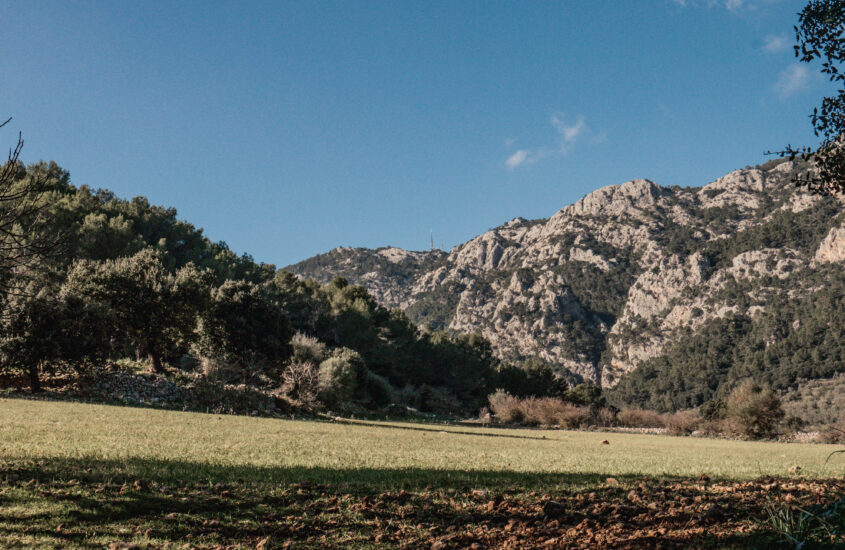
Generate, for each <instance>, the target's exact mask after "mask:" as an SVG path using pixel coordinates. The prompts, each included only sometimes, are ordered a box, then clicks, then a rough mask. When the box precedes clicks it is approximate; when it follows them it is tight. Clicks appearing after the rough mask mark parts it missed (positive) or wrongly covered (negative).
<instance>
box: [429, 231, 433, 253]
mask: <svg viewBox="0 0 845 550" xmlns="http://www.w3.org/2000/svg"><path fill="white" fill-rule="evenodd" d="M429 233H430V235H431V250H434V229H430V230H429Z"/></svg>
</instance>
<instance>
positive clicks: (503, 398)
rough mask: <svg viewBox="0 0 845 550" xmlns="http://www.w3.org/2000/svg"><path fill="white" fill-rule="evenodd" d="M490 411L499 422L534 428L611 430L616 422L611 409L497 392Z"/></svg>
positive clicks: (492, 399)
mask: <svg viewBox="0 0 845 550" xmlns="http://www.w3.org/2000/svg"><path fill="white" fill-rule="evenodd" d="M488 402H489V403H490V411H491V412H492V413H493V416H494V417H495V418H496V420H498V421H499V422H503V423H506V424H527V425H531V426H562V427H564V428H570V429H574V428H583V427H586V426H609V425H611V424H613V422H614V416H615V413H614V411H613V410H611V409H607V408H600V407H590V406H585V405H576V404H574V403H570V402H566V401H563V400H561V399H558V398H555V397H526V398H519V397H515V396H513V395H510V394H508V393H507V392H505V391H503V390H497V391H496V392H495V393H493V394H491V395H490V396H489V398H488Z"/></svg>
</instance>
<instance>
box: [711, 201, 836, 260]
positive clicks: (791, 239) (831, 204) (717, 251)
mask: <svg viewBox="0 0 845 550" xmlns="http://www.w3.org/2000/svg"><path fill="white" fill-rule="evenodd" d="M839 211H840V207H839V205H838V204H837V203H836V201H835V200H834V199H832V198H830V197H826V198H824V199H822V200H820V201H819V202H818V203H817V204H816V205H814V206H813V207H811V208H809V209H808V210H804V211H801V212H793V211H792V210H777V211H775V212H774V213H772V214H771V216H770V218H769V219H768V220H767V221H766V222H765V223H762V224H759V225H755V226H753V227H751V228H749V229H746V230H744V231H741V232H739V233H737V234H735V235H733V236H731V237H729V238H727V239H716V240H711V241H708V242H707V244H705V245H703V246H702V247H701V252H702V253H703V255H704V257H705V258H706V259H707V260H708V262H709V264H710V267H711V270H715V269H718V268H722V267H725V266H727V265H729V264H730V262H731V260H733V258H735V257H736V256H738V255H739V254H742V253H743V252H748V251H750V250H759V249H762V248H792V249H794V250H798V251H799V252H804V253H806V254H812V252H813V251H815V250H816V249H817V248H818V246H819V243H820V242H821V240H822V239H823V238H824V237H825V235H827V233H828V231H829V230H830V228H831V227H832V226H834V225H835V224H836V222H837V220H838V218H836V216H837V214H838V213H839Z"/></svg>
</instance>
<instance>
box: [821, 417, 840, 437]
mask: <svg viewBox="0 0 845 550" xmlns="http://www.w3.org/2000/svg"><path fill="white" fill-rule="evenodd" d="M818 440H819V441H821V442H822V443H843V442H845V416H843V417H842V419H841V420H840V421H839V422H838V423H836V424H834V425H833V426H830V427H828V428H827V429H826V430H823V431H821V432H819V436H818Z"/></svg>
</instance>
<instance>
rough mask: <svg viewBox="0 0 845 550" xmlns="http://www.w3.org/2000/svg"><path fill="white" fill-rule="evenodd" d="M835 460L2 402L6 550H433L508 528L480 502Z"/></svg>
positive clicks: (563, 437) (808, 450)
mask: <svg viewBox="0 0 845 550" xmlns="http://www.w3.org/2000/svg"><path fill="white" fill-rule="evenodd" d="M605 439H607V440H608V441H609V443H610V444H609V445H602V444H601V441H602V440H605ZM836 448H837V447H835V446H827V445H799V444H781V443H767V442H742V441H729V440H713V439H698V438H683V437H667V436H655V435H635V434H619V433H601V432H571V431H556V430H527V429H492V428H480V427H479V428H476V427H465V426H439V425H432V424H413V423H401V422H354V421H353V422H349V423H333V422H317V421H300V420H280V419H268V418H250V417H240V416H219V415H209V414H198V413H183V412H173V411H162V410H153V409H143V408H128V407H113V406H104V405H89V404H78V403H66V402H45V401H29V400H18V399H0V547H3V548H7V547H45V548H52V547H68V548H74V547H78V548H102V547H103V545H104V544H106V543H108V542H110V541H115V540H131V541H133V542H135V543H136V544H139V545H140V546H141V547H147V546H149V547H151V548H169V547H173V548H177V547H182V546H181V545H182V544H188V546H189V547H196V548H214V547H215V546H217V545H218V544H220V545H231V547H237V548H239V547H253V548H254V547H255V545H256V544H257V543H258V542H260V540H263V539H264V538H266V537H267V536H270V537H271V541H270V542H268V543H267V544H266V545H265V548H270V547H272V544H271V543H273V541H275V543H278V545H281V544H282V543H283V542H288V543H289V544H292V545H293V547H297V546H298V547H302V548H312V547H321V546H322V547H336V546H344V547H360V548H370V547H402V546H403V545H408V544H410V543H411V542H412V543H413V544H419V545H422V546H426V545H430V542H427V541H429V539H430V537H431V536H432V534H431V532H430V531H429V529H430V528H431V526H432V525H434V526H435V527H436V526H437V525H441V524H442V525H461V526H462V527H461V528H462V529H463V528H464V527H465V528H467V529H469V528H474V529H476V530H477V529H481V528H482V526H484V525H486V526H487V527H490V528H491V529H492V528H494V527H496V525H498V524H497V523H496V521H498V520H497V519H496V518H497V517H498V516H497V515H496V514H495V513H491V514H488V515H489V516H490V517H489V518H488V519H487V520H485V519H483V518H484V517H486V516H485V514H484V512H483V510H482V509H481V508H479V509H478V510H476V508H477V507H479V506H482V507H483V505H485V504H486V501H487V500H488V497H487V496H485V497H484V498H483V499H482V500H483V502H475V500H478V495H479V494H483V495H504V496H505V497H507V498H511V499H514V500H513V503H512V504H513V506H514V507H515V508H516V509H519V510H522V512H520V513H521V514H523V515H525V514H527V515H528V516H531V514H536V513H538V512H537V511H536V507H537V502H539V499H542V498H546V497H542V496H541V495H558V496H555V498H558V499H564V498H570V497H571V498H573V499H575V498H576V493H577V492H578V491H582V492H584V491H586V492H589V491H593V492H595V491H603V492H602V493H601V495H605V496H606V498H607V499H609V500H611V501H613V500H614V499H616V500H617V501H624V499H625V495H626V494H627V491H628V490H629V489H631V488H632V487H633V488H636V487H637V485H636V484H637V483H642V479H643V478H644V476H645V477H648V478H649V479H651V480H653V481H650V482H649V483H653V484H654V489H655V490H662V489H661V488H660V487H662V486H663V485H662V484H665V483H678V482H681V481H683V480H684V479H697V478H698V476H700V475H701V474H707V475H708V476H709V477H710V478H712V479H713V480H714V481H716V480H722V481H723V482H725V483H731V481H729V480H749V479H757V478H760V477H762V476H775V477H778V478H786V477H788V476H789V474H788V471H789V468H790V467H793V466H796V465H797V466H800V467H801V468H802V472H801V474H802V476H806V477H809V478H824V477H833V476H841V474H842V472H843V470H845V465H843V462H845V459H842V458H839V457H841V456H842V455H839V457H837V458H834V459H833V460H831V463H830V464H828V465H827V467H826V468H825V467H824V462H825V459H826V457H827V456H828V455H829V454H830V452H831V451H833V450H835V449H836ZM611 476H612V477H614V478H616V479H617V480H618V482H619V484H618V486H615V484H614V486H610V487H608V484H607V483H606V481H605V480H606V478H607V477H611ZM136 480H142V483H141V484H140V485H139V486H138V487H134V482H135V481H136ZM688 489H689V490H690V491H693V492H695V491H696V490H698V489H695V488H688ZM400 490H405V491H407V492H408V493H407V494H405V496H404V497H402V498H401V499H398V500H396V499H393V497H392V496H390V495H394V496H395V495H396V494H397V493H398V492H399V491H400ZM480 490H486V492H484V493H480ZM643 490H645V489H643ZM649 490H650V489H649ZM472 491H476V492H475V493H473V492H472ZM403 494H404V493H403ZM379 495H381V496H379ZM384 495H388V496H387V497H384ZM565 495H568V496H565ZM371 496H372V497H373V498H381V500H380V501H379V502H380V503H381V504H379V505H378V506H379V507H377V511H375V512H368V511H367V510H368V509H367V505H368V504H367V502H368V501H367V500H366V499H367V498H370V497H371ZM362 498H364V499H365V500H363V501H362V500H361V499H362ZM579 498H580V497H579ZM600 498H603V497H600ZM691 498H692V497H691ZM362 502H363V504H362ZM573 502H575V501H574V500H573ZM407 509H412V510H413V514H415V515H412V516H408V517H406V513H410V512H409V511H408V510H407ZM326 510H330V511H332V512H331V513H328V512H326ZM525 510H529V512H526V511H525ZM531 510H533V511H531ZM760 510H762V508H760ZM488 511H489V510H488ZM631 513H633V512H631ZM755 513H756V512H755ZM760 513H762V512H760ZM327 514H328V515H327ZM332 514H334V515H332ZM382 517H389V518H390V519H389V521H388V520H384V521H381V520H380V519H379V518H382ZM520 517H521V516H520ZM531 517H534V516H531ZM541 517H542V514H541ZM268 518H270V519H268ZM273 518H275V519H273ZM506 520H507V519H506V518H502V524H501V525H499V528H501V529H503V526H504V522H505V521H506ZM532 521H533V520H532ZM538 521H539V520H538ZM685 521H686V520H685ZM484 522H486V523H484ZM487 524H489V525H487ZM444 529H445V528H444ZM501 529H500V531H498V533H499V534H502V533H503V531H501ZM314 533H317V534H314ZM319 533H322V535H319ZM375 533H381V534H382V538H381V539H379V540H376V539H375V538H374V537H375ZM532 533H534V534H533V535H532V536H537V535H536V533H537V532H536V530H535V531H532ZM320 536H324V537H327V538H325V539H321V538H315V537H320ZM491 536H492V535H491ZM509 536H510V535H509ZM186 537H187V539H186ZM490 540H492V539H490ZM701 540H702V541H704V540H705V539H701ZM186 541H187V542H186ZM409 541H410V542H409ZM275 543H274V544H275ZM722 543H724V541H721V542H720V543H719V544H722ZM413 544H411V547H417V546H414V545H413ZM701 544H702V545H703V546H705V547H706V546H708V544H707V543H706V541H705V542H702V543H701ZM456 547H457V546H456ZM643 547H648V545H647V544H646V545H645V546H643Z"/></svg>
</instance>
